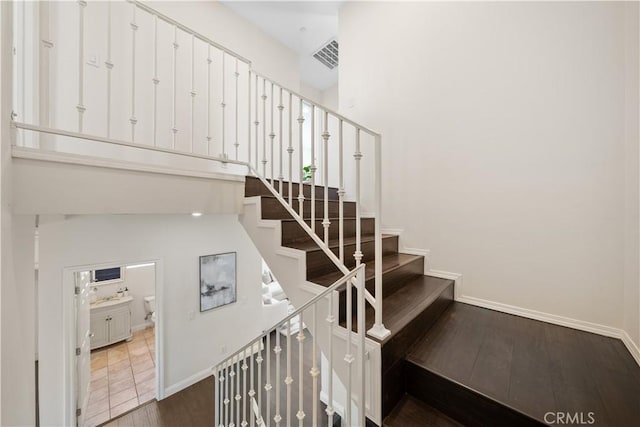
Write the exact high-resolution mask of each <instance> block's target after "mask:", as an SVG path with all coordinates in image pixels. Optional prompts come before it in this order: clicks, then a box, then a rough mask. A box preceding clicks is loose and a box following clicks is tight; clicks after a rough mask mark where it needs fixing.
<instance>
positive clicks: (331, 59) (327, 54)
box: [313, 40, 338, 70]
mask: <svg viewBox="0 0 640 427" xmlns="http://www.w3.org/2000/svg"><path fill="white" fill-rule="evenodd" d="M313 57H314V58H316V59H317V60H318V61H320V62H322V63H323V64H324V65H325V66H326V67H327V68H329V69H330V70H333V69H334V68H336V67H337V66H338V42H337V41H336V40H331V41H330V42H329V43H327V44H326V45H324V46H323V47H322V48H320V49H319V50H318V51H317V52H316V53H314V54H313Z"/></svg>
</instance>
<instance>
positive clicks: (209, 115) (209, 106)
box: [207, 44, 213, 156]
mask: <svg viewBox="0 0 640 427" xmlns="http://www.w3.org/2000/svg"><path fill="white" fill-rule="evenodd" d="M212 62H213V61H212V60H211V45H210V44H207V156H209V155H210V154H211V63H212Z"/></svg>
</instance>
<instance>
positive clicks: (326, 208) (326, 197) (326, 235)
mask: <svg viewBox="0 0 640 427" xmlns="http://www.w3.org/2000/svg"><path fill="white" fill-rule="evenodd" d="M329 136H330V134H329V113H327V112H326V111H325V112H324V130H323V132H322V142H323V147H324V153H323V159H322V169H323V173H322V175H323V178H324V206H323V207H324V219H323V220H322V227H323V228H324V243H325V244H326V245H329V226H330V225H331V221H329Z"/></svg>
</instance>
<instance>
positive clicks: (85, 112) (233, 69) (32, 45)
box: [13, 0, 389, 338]
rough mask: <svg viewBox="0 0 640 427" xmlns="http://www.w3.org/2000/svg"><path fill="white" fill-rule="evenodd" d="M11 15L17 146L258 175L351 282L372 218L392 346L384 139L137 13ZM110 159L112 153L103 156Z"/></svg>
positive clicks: (30, 8) (86, 8) (47, 7)
mask: <svg viewBox="0 0 640 427" xmlns="http://www.w3.org/2000/svg"><path fill="white" fill-rule="evenodd" d="M14 15H15V16H14V52H15V57H14V58H13V59H14V82H15V84H14V88H13V89H14V114H15V116H14V121H13V125H14V129H15V137H14V144H15V145H17V146H20V147H25V148H32V149H40V150H50V151H62V152H65V151H69V152H72V153H74V154H85V155H91V156H107V157H109V156H114V157H115V158H118V159H122V158H123V157H124V158H125V159H128V158H130V157H131V156H133V154H132V153H133V152H135V154H136V156H137V157H135V158H136V159H139V158H140V152H142V153H144V154H143V160H145V161H147V158H148V157H150V156H152V154H151V153H161V154H163V155H165V154H171V155H178V156H180V157H182V158H187V159H189V158H190V159H196V160H199V159H204V160H208V161H212V162H213V163H216V164H218V165H222V167H224V168H228V166H229V165H239V166H247V167H249V169H250V170H251V171H252V172H253V173H254V174H255V175H256V176H258V177H260V179H261V180H262V181H263V182H264V183H268V188H270V190H271V191H272V192H273V193H274V195H277V196H278V197H277V198H278V200H279V201H280V203H282V204H283V205H284V206H285V207H287V210H288V211H289V213H290V214H291V215H292V217H293V218H295V219H296V220H297V221H298V223H300V224H301V225H302V226H303V228H304V229H305V230H306V231H307V232H308V233H309V234H310V235H311V236H312V237H313V240H314V241H315V242H316V243H317V244H318V246H319V247H320V248H321V249H322V250H323V251H324V253H325V254H327V256H328V257H329V258H330V259H331V260H332V262H334V263H335V264H336V266H337V267H338V268H339V269H340V270H341V271H342V272H343V273H345V274H346V273H347V272H348V269H347V267H346V265H348V264H349V258H350V257H353V260H355V265H356V266H358V265H360V264H361V262H362V257H363V254H362V250H361V227H360V225H361V218H362V217H363V216H365V215H372V216H373V217H375V292H374V294H373V295H372V294H371V293H370V292H368V291H366V290H365V292H364V294H365V297H366V300H367V301H368V302H369V303H370V304H371V305H372V306H373V307H374V308H375V322H374V326H373V327H372V329H370V330H369V334H370V335H371V336H374V337H377V338H384V337H386V336H387V335H388V334H389V331H388V330H386V329H385V327H384V325H383V323H382V262H381V257H382V236H381V231H380V225H381V135H380V134H379V133H377V132H375V131H373V130H371V129H368V128H366V127H364V126H362V125H360V124H358V123H356V122H354V121H352V120H350V119H348V118H347V117H344V116H342V115H341V114H338V113H337V112H335V111H332V110H331V109H329V108H327V107H324V106H322V105H319V104H318V103H316V102H314V101H313V100H311V99H309V98H307V97H305V96H303V95H301V94H299V93H296V92H295V91H293V90H290V89H287V88H286V87H284V86H283V85H280V84H278V83H276V82H274V81H273V80H270V79H268V78H266V77H264V76H262V75H261V74H259V73H257V72H255V71H254V70H253V69H252V66H251V62H250V61H249V60H248V59H246V58H244V57H242V56H241V55H239V54H237V53H236V52H233V51H232V50H230V49H227V48H225V47H224V46H222V45H220V44H218V43H216V42H215V41H213V40H211V39H210V38H208V37H207V36H205V35H203V34H200V33H198V32H196V31H194V30H192V29H190V28H189V27H187V26H186V25H183V24H181V23H179V22H177V21H176V20H174V19H172V18H170V17H168V16H166V15H164V14H162V13H160V12H158V11H157V10H155V9H153V8H151V7H149V6H147V5H146V4H144V3H142V2H139V1H133V0H128V1H126V2H122V1H107V2H86V1H84V0H79V1H76V2H75V3H71V2H16V3H15V4H14ZM102 58H104V61H102ZM87 94H89V96H87ZM276 102H277V104H276ZM296 122H297V123H296ZM336 135H337V138H336ZM88 141H93V142H94V143H102V144H101V146H98V145H95V144H93V145H92V144H89V142H88ZM104 146H107V147H110V148H113V150H111V151H109V150H110V149H109V150H107V152H106V153H105V150H104ZM118 149H120V150H125V152H124V154H123V153H122V152H121V151H117V150H118ZM126 150H128V151H126ZM98 153H99V154H98ZM349 157H352V159H353V160H349ZM194 167H195V166H194ZM305 169H306V170H308V174H307V175H308V176H306V178H308V182H309V184H311V185H312V186H316V185H320V186H323V187H324V194H323V197H322V198H321V200H320V201H322V211H323V214H322V216H320V215H317V212H316V208H317V207H316V201H318V200H317V198H316V192H315V191H311V192H310V198H309V202H310V203H309V212H305V201H306V197H305V194H304V191H303V187H304V186H303V185H300V186H299V190H298V194H297V195H295V194H293V182H295V181H297V182H303V181H305V173H306V172H305ZM240 172H242V171H240ZM363 177H364V179H363ZM285 179H286V180H287V183H286V185H285ZM285 186H286V187H287V188H286V189H285ZM330 186H331V187H337V188H338V196H339V214H338V224H337V227H338V228H339V233H338V235H339V242H338V246H339V250H338V254H337V256H336V255H334V254H333V252H332V251H331V250H330V249H329V229H330V227H336V224H333V223H331V221H330V218H329V213H328V212H329V208H328V206H329V187H330ZM285 194H286V195H285ZM346 199H351V200H353V201H355V204H356V213H355V221H356V245H355V251H354V253H353V254H345V245H344V233H343V230H344V218H345V216H344V205H343V203H344V201H345V200H346ZM365 212H366V213H365ZM317 221H320V224H319V226H317V225H318V224H316V222H317ZM320 228H321V229H320ZM351 262H353V261H351Z"/></svg>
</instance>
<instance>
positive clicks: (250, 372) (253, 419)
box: [249, 343, 260, 427]
mask: <svg viewBox="0 0 640 427" xmlns="http://www.w3.org/2000/svg"><path fill="white" fill-rule="evenodd" d="M253 346H254V343H251V344H250V346H249V348H250V350H249V351H250V354H251V361H250V362H249V375H250V378H249V379H250V380H249V383H250V385H251V388H250V389H249V398H251V399H253V396H255V395H256V391H255V389H254V388H253V384H254V383H253ZM258 387H260V386H259V385H258ZM249 422H250V425H251V427H253V426H254V425H255V418H254V417H252V416H249Z"/></svg>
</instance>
